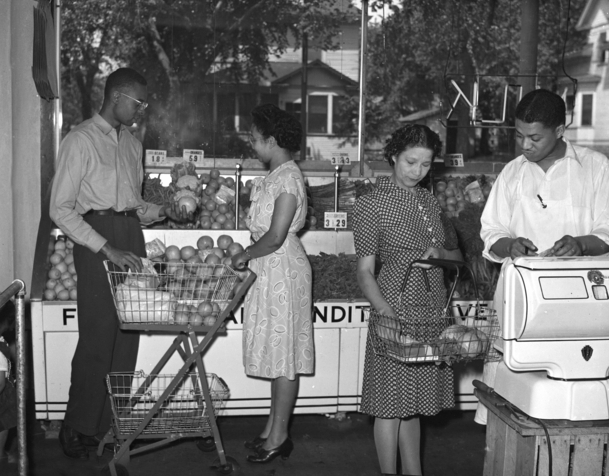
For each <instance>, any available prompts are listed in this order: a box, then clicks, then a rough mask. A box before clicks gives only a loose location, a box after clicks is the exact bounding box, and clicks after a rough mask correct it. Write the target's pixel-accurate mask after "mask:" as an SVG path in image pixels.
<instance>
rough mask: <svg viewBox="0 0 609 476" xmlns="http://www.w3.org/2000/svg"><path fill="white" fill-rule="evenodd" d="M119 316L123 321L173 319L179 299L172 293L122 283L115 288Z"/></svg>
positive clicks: (161, 320) (163, 320) (162, 320)
mask: <svg viewBox="0 0 609 476" xmlns="http://www.w3.org/2000/svg"><path fill="white" fill-rule="evenodd" d="M115 299H116V308H117V312H118V316H119V318H120V319H121V321H123V322H169V321H173V319H174V315H175V309H176V306H177V303H178V300H177V299H176V297H175V296H174V295H173V294H172V293H168V292H163V291H155V290H150V289H142V288H141V287H138V286H130V285H128V284H125V283H121V284H119V285H118V286H117V287H116V290H115Z"/></svg>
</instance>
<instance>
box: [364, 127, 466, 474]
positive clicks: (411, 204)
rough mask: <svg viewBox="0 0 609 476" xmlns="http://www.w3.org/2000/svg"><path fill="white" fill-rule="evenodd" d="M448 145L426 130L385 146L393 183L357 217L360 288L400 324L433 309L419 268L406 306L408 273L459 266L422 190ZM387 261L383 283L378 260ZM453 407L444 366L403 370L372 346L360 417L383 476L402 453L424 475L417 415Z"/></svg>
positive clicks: (409, 468) (437, 298) (435, 281)
mask: <svg viewBox="0 0 609 476" xmlns="http://www.w3.org/2000/svg"><path fill="white" fill-rule="evenodd" d="M441 148H442V144H441V142H440V138H439V137H438V135H437V134H436V133H435V132H433V131H432V130H431V129H429V128H428V127H426V126H422V125H407V126H405V127H403V128H401V129H398V130H397V131H395V132H394V133H393V134H392V136H391V138H390V139H389V140H388V141H387V144H386V146H385V151H384V153H385V158H386V159H387V161H388V162H389V164H390V165H391V167H392V168H393V173H392V175H391V177H379V179H378V180H377V182H376V189H375V190H374V191H373V192H372V193H370V194H368V195H365V196H362V197H360V198H358V200H357V201H356V203H355V209H354V216H353V232H354V240H355V250H356V253H357V256H358V262H357V277H358V282H359V285H360V287H361V289H362V291H363V293H364V295H365V296H366V298H367V299H368V300H369V301H370V304H371V306H372V307H373V308H374V309H375V310H376V311H378V312H379V313H380V314H383V315H387V316H393V317H397V316H398V314H399V307H400V306H426V305H429V303H430V300H429V296H428V294H427V292H426V290H425V284H424V281H423V278H422V272H421V271H420V270H416V269H413V271H412V272H411V273H410V277H409V279H408V286H407V287H406V289H405V290H404V293H403V295H402V296H401V299H400V292H401V288H402V284H403V280H404V277H405V274H406V272H407V270H408V267H409V266H410V264H411V263H412V262H413V261H414V260H417V259H427V258H441V259H452V260H461V259H462V257H461V252H460V251H459V250H458V248H457V238H456V233H455V231H454V229H453V228H452V225H451V224H450V221H449V220H448V219H447V218H445V216H444V215H443V213H442V211H441V208H440V206H439V204H438V202H437V201H436V199H435V197H434V196H433V195H432V194H431V193H430V192H429V191H428V190H426V189H425V188H423V187H421V186H419V185H418V183H419V182H420V181H421V180H422V179H423V178H424V177H425V176H426V175H427V173H428V172H429V169H430V167H431V164H432V162H433V160H434V158H435V157H436V156H437V155H438V154H439V153H440V151H441ZM376 256H379V257H380V259H381V261H382V268H381V272H380V274H379V276H378V280H377V279H376V278H375V274H374V270H375V258H376ZM426 272H427V274H428V276H429V281H430V285H431V288H432V295H433V299H434V302H441V303H442V304H444V303H445V302H446V299H447V294H446V289H445V287H444V278H443V271H442V269H440V268H431V269H429V270H427V271H426ZM452 406H454V390H453V374H452V369H451V368H450V367H448V366H446V364H442V365H435V364H433V363H431V364H403V363H399V362H396V361H394V360H392V359H389V358H386V357H382V356H378V355H375V353H374V350H373V349H372V343H371V340H370V337H369V338H368V341H367V343H366V359H365V365H364V383H363V389H362V404H361V411H362V412H363V413H367V414H369V415H373V416H374V417H376V418H375V423H374V440H375V444H376V450H377V455H378V458H379V463H380V466H381V470H382V472H383V473H385V474H395V473H396V462H397V451H398V448H399V451H400V456H401V462H402V474H411V475H418V474H421V460H420V423H419V415H435V414H436V413H438V412H439V411H440V410H442V409H443V408H449V407H452Z"/></svg>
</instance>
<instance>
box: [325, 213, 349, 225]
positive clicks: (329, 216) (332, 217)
mask: <svg viewBox="0 0 609 476" xmlns="http://www.w3.org/2000/svg"><path fill="white" fill-rule="evenodd" d="M324 228H347V213H346V212H325V213H324Z"/></svg>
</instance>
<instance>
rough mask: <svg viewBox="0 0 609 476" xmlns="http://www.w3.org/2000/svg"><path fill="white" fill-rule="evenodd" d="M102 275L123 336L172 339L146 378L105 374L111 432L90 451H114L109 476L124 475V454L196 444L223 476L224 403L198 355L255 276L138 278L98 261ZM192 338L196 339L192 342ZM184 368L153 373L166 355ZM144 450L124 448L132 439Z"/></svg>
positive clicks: (227, 271) (174, 270) (190, 267)
mask: <svg viewBox="0 0 609 476" xmlns="http://www.w3.org/2000/svg"><path fill="white" fill-rule="evenodd" d="M104 264H105V267H106V271H107V273H108V280H109V282H110V288H111V290H112V295H113V298H114V303H115V305H116V309H117V314H118V318H119V327H120V328H121V329H123V330H138V331H147V332H163V333H173V332H175V333H177V334H178V335H177V337H176V338H175V339H174V341H173V343H172V344H171V346H170V347H169V348H168V349H167V351H166V352H165V354H164V355H163V356H162V357H161V359H160V360H159V361H158V363H157V364H156V365H155V367H154V369H153V370H152V372H150V374H149V375H145V374H144V373H142V372H140V373H137V372H136V373H110V374H109V375H108V376H107V378H106V383H107V385H108V391H109V393H110V403H111V406H112V412H113V418H112V425H111V428H110V430H109V431H108V433H107V434H106V436H105V437H104V439H103V441H102V442H101V443H100V445H99V447H98V451H97V454H98V455H99V456H101V454H102V453H103V450H104V446H105V445H106V444H108V443H111V444H113V445H114V457H113V459H112V460H111V461H110V463H109V470H110V474H111V475H112V476H118V475H121V476H127V475H128V471H127V468H126V466H127V465H128V463H129V459H130V457H131V455H135V454H138V453H141V452H144V451H149V450H151V449H155V448H158V447H160V446H163V445H166V444H168V443H171V442H173V441H176V440H178V439H180V438H186V437H202V438H203V439H204V440H203V441H206V442H207V445H205V444H203V445H200V446H199V447H200V448H201V449H202V450H203V451H205V450H211V451H213V450H214V449H215V450H216V451H217V452H218V459H217V460H216V462H215V463H214V465H213V467H214V468H215V469H216V470H217V471H218V473H219V474H230V473H231V472H232V471H233V470H235V469H237V468H238V467H239V465H238V464H237V462H236V461H235V460H234V459H233V458H231V457H230V456H227V455H226V454H225V451H224V447H223V446H222V440H221V438H220V433H219V431H218V426H217V424H216V414H217V412H218V410H219V409H220V408H221V407H222V404H223V402H224V401H225V399H226V398H227V397H228V393H229V391H228V388H227V386H226V384H225V383H224V381H223V380H222V379H221V378H219V377H218V376H217V375H214V374H208V373H206V371H205V366H204V363H203V359H202V354H203V352H205V350H206V349H207V347H208V346H209V345H210V344H211V342H212V340H213V338H214V337H215V335H216V334H217V333H218V332H221V331H223V330H224V329H225V320H226V318H227V317H228V316H229V315H230V313H231V312H232V311H233V310H234V309H235V307H236V306H237V304H238V303H239V301H240V300H241V298H242V297H243V296H244V294H245V293H246V292H247V290H248V288H249V287H250V285H251V284H252V283H253V282H254V280H255V279H256V275H255V274H254V273H253V272H251V271H249V272H248V275H247V277H246V278H245V279H244V280H243V281H241V280H240V276H239V274H238V273H236V272H235V271H234V270H233V269H231V268H230V267H228V266H226V265H207V264H203V263H192V264H191V263H160V264H159V263H157V264H156V265H155V268H154V269H151V268H148V269H147V270H146V271H145V272H141V273H134V272H131V271H128V272H125V271H122V270H120V269H118V268H116V267H115V266H114V265H113V264H112V263H111V262H109V261H106V262H105V263H104ZM197 334H204V337H203V339H202V340H201V341H199V337H198V335H197ZM176 352H177V353H178V354H179V355H180V357H181V358H182V359H183V361H184V363H183V365H182V367H181V368H180V370H179V371H178V372H177V373H176V374H175V375H162V374H160V372H161V370H162V369H163V367H164V366H165V364H166V363H167V362H168V361H169V359H170V358H171V356H172V355H173V354H174V353H176ZM138 438H139V439H149V440H152V442H151V443H149V444H146V445H143V446H139V447H138V448H135V449H131V445H132V444H133V442H134V441H135V440H136V439H138Z"/></svg>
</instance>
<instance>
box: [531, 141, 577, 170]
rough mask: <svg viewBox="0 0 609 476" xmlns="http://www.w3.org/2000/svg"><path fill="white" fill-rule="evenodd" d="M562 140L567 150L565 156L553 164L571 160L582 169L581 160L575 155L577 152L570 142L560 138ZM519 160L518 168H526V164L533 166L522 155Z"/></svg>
mask: <svg viewBox="0 0 609 476" xmlns="http://www.w3.org/2000/svg"><path fill="white" fill-rule="evenodd" d="M562 140H563V141H565V144H567V148H566V149H565V155H564V156H563V157H561V158H560V159H558V160H556V162H554V163H557V162H562V161H563V160H565V159H572V160H573V161H574V162H575V163H576V164H578V165H579V166H580V167H582V161H581V158H580V157H579V155H577V152H575V148H574V147H573V144H571V142H570V141H569V140H568V139H566V138H564V137H563V138H562ZM520 159H521V163H520V167H526V166H527V164H531V165H533V162H529V160H528V159H527V158H526V157H525V156H524V155H521V156H520ZM535 165H537V164H535Z"/></svg>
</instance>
